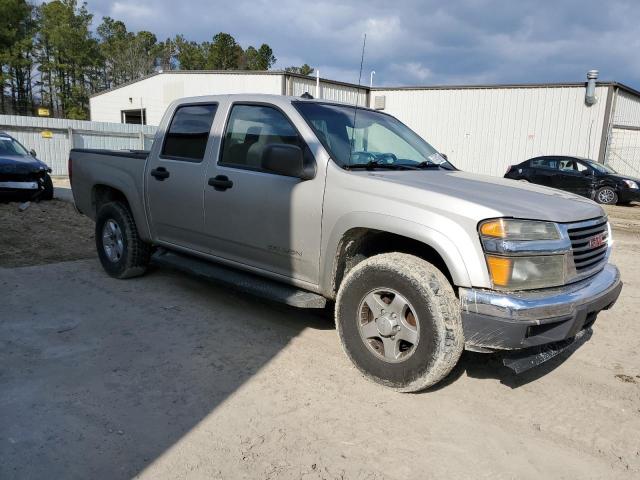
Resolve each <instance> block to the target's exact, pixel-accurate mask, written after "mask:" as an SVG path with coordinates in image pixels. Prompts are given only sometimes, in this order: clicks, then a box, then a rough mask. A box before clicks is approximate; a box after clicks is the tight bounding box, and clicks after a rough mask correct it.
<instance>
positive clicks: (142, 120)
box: [120, 108, 147, 125]
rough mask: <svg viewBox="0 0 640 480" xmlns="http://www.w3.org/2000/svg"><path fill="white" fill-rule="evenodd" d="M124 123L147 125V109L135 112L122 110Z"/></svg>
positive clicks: (138, 109) (139, 109)
mask: <svg viewBox="0 0 640 480" xmlns="http://www.w3.org/2000/svg"><path fill="white" fill-rule="evenodd" d="M120 113H121V115H122V123H132V124H135V125H146V124H147V109H146V108H137V109H135V110H122V111H121V112H120Z"/></svg>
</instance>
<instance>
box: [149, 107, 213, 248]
mask: <svg viewBox="0 0 640 480" xmlns="http://www.w3.org/2000/svg"><path fill="white" fill-rule="evenodd" d="M216 110H217V104H215V103H196V104H188V105H180V106H179V107H178V108H177V109H176V110H175V112H174V113H173V116H172V119H171V122H170V124H169V125H168V126H167V127H166V128H167V131H166V134H165V136H164V141H163V144H162V145H156V146H154V148H153V150H152V152H151V154H150V158H149V161H148V162H147V168H146V171H145V182H146V185H147V189H146V191H147V205H148V209H149V216H150V218H151V225H152V228H153V236H154V239H155V240H160V241H162V242H167V243H170V244H173V245H178V246H181V247H187V248H191V249H195V250H200V249H202V248H204V244H205V243H206V242H204V240H203V238H204V236H203V234H202V231H203V225H204V209H203V203H202V200H203V195H204V187H205V173H206V169H207V163H208V162H206V161H205V158H209V157H208V156H207V155H205V152H208V151H210V150H211V149H213V148H217V145H209V146H208V143H209V142H208V141H209V136H210V131H211V125H212V123H213V120H214V117H215V114H216Z"/></svg>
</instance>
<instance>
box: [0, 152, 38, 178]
mask: <svg viewBox="0 0 640 480" xmlns="http://www.w3.org/2000/svg"><path fill="white" fill-rule="evenodd" d="M46 169H47V165H46V164H45V163H43V162H41V161H40V160H37V159H35V158H33V157H31V156H28V157H27V156H22V155H2V156H0V173H3V174H12V173H14V174H18V175H23V174H27V173H36V172H40V171H42V170H46Z"/></svg>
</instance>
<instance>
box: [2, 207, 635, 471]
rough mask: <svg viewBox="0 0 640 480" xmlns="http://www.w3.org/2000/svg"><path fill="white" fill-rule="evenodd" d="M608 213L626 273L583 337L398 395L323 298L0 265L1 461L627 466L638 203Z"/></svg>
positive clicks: (235, 467) (13, 465) (113, 466)
mask: <svg viewBox="0 0 640 480" xmlns="http://www.w3.org/2000/svg"><path fill="white" fill-rule="evenodd" d="M52 205H53V202H52ZM69 207H70V206H69ZM0 212H4V211H3V210H0ZM609 212H610V215H611V217H612V221H613V224H614V226H615V231H614V236H615V241H616V246H615V251H614V255H613V261H614V262H615V263H617V264H618V265H619V266H620V268H621V271H622V276H623V280H624V282H625V287H624V289H623V292H622V296H621V298H620V300H619V302H618V304H616V305H615V307H614V308H613V309H612V310H610V311H607V312H603V313H602V314H601V315H600V316H599V317H598V321H597V322H596V324H595V325H594V334H593V337H592V338H591V340H590V341H589V342H587V343H586V344H585V345H583V346H582V347H581V348H580V349H578V350H577V351H576V352H575V353H573V354H572V355H571V356H569V357H568V358H565V357H562V358H556V359H554V360H552V361H550V362H548V363H547V364H544V365H543V366H542V367H540V368H538V369H536V370H533V371H529V372H527V373H526V374H523V375H521V376H515V375H513V374H511V373H510V372H509V371H508V370H507V369H505V368H504V367H502V366H501V363H500V361H499V358H496V357H491V356H483V355H480V354H471V353H465V355H464V356H463V358H462V361H461V362H460V364H459V366H458V367H457V368H456V369H455V370H454V371H453V372H452V374H451V375H450V376H449V378H448V379H447V380H446V381H445V382H444V383H443V384H442V385H440V386H438V387H437V388H435V389H432V390H430V391H427V392H424V393H420V394H413V395H407V394H397V393H394V392H391V391H388V390H386V389H384V388H382V387H379V386H377V385H375V384H372V383H369V382H367V381H365V380H364V379H363V378H362V377H361V376H360V375H359V374H358V372H357V371H356V370H355V369H354V368H353V367H352V366H351V365H350V363H349V361H348V360H347V358H346V357H345V356H344V355H343V353H342V351H341V349H340V345H339V342H338V339H337V335H336V332H335V329H334V326H333V320H332V318H331V315H330V314H327V313H325V312H312V311H303V310H295V309H292V308H287V307H284V306H281V305H277V304H270V303H267V302H261V301H257V300H255V299H254V298H252V297H249V296H245V295H239V294H235V293H232V292H229V291H226V290H224V289H222V288H219V287H216V286H213V285H211V284H209V283H207V282H205V281H202V280H198V279H194V278H190V277H188V276H186V275H182V274H177V273H173V272H169V271H164V270H155V271H152V272H151V273H150V274H148V275H147V276H145V277H142V278H137V279H133V280H127V281H118V280H114V279H111V278H109V277H107V276H106V275H105V274H104V273H103V272H102V270H101V268H100V266H99V264H98V262H97V261H96V260H95V259H94V258H92V259H88V260H78V261H70V262H64V263H55V264H49V265H35V266H34V265H32V264H33V261H32V260H31V259H25V263H26V264H31V266H25V267H20V268H0V294H1V295H2V301H0V345H1V346H0V478H3V479H4V478H12V479H13V478H83V479H84V478H110V479H111V478H131V477H136V478H146V479H165V478H167V479H168V478H171V479H174V478H197V479H199V478H225V479H236V478H247V479H254V478H259V479H274V478H285V479H299V478H306V479H383V478H389V479H407V478H492V479H494V478H497V479H502V478H505V479H506V478H518V479H522V478H532V479H533V478H536V479H537V478H567V479H573V478H589V479H591V478H594V479H595V478H597V479H604V478H606V479H610V478H625V479H626V478H629V479H631V478H639V477H640V434H639V432H640V322H638V313H637V312H638V310H639V309H640V293H639V292H640V235H639V233H640V229H638V228H636V227H634V225H637V224H638V223H637V222H638V221H639V220H640V206H638V207H616V208H614V209H610V210H609ZM25 213H26V212H25ZM32 213H36V211H34V212H32ZM57 213H58V214H59V213H60V212H57ZM6 218H8V217H7V216H6V215H5V213H0V219H1V220H0V222H4V221H6V220H5V219H6ZM77 221H78V222H84V220H77ZM65 223H68V222H60V221H57V222H50V223H49V224H47V222H41V225H43V228H45V232H44V233H43V235H44V236H46V235H50V233H49V232H50V231H51V230H54V229H56V228H58V227H60V226H61V225H63V224H65ZM24 225H25V228H31V227H27V225H33V223H29V222H26V223H25V224H24ZM4 226H5V224H3V229H4ZM12 228H13V227H12ZM3 229H0V235H2V232H1V230H3ZM29 233H31V235H33V231H29ZM26 236H27V232H26V231H25V233H24V234H23V235H22V236H21V237H20V238H21V240H24V238H25V237H26ZM90 236H91V225H86V230H85V231H84V233H82V230H81V229H80V228H78V231H77V232H76V233H75V234H74V235H73V236H72V235H70V234H67V235H66V237H67V238H68V239H69V244H70V245H78V244H81V243H82V242H84V241H85V240H87V237H90ZM11 238H14V237H11ZM7 242H8V237H6V236H5V237H0V247H1V248H2V250H1V251H2V252H4V251H5V249H6V248H7V246H8V243H7ZM72 250H73V248H72ZM74 251H81V250H80V249H75V250H74ZM82 251H84V250H82ZM31 255H33V253H32V250H27V251H25V257H30V256H31ZM47 258H49V257H46V258H44V259H43V262H48V261H49V260H47ZM65 258H67V257H65ZM4 266H7V265H6V264H5V265H4Z"/></svg>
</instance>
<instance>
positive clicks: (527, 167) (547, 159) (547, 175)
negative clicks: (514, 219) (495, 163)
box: [504, 155, 640, 205]
mask: <svg viewBox="0 0 640 480" xmlns="http://www.w3.org/2000/svg"><path fill="white" fill-rule="evenodd" d="M504 178H511V179H513V180H521V181H524V182H531V183H537V184H538V185H545V186H547V187H553V188H558V189H560V190H565V191H567V192H571V193H575V194H578V195H582V196H583V197H588V198H591V199H592V200H595V201H596V202H598V203H604V204H607V205H614V204H616V203H619V204H627V203H630V202H633V201H640V189H638V185H639V184H640V180H639V179H637V178H632V177H629V176H626V175H620V174H618V173H617V172H616V171H615V170H614V169H613V168H611V167H609V166H607V165H603V164H602V163H598V162H594V161H593V160H589V159H587V158H580V157H567V156H560V155H546V156H542V157H535V158H531V159H529V160H526V161H524V162H522V163H520V164H518V165H511V166H510V167H509V168H508V169H507V173H506V174H505V175H504Z"/></svg>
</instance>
